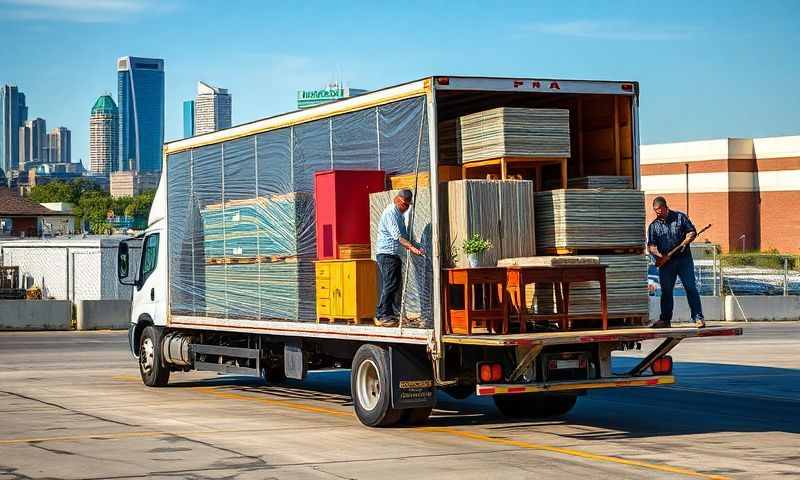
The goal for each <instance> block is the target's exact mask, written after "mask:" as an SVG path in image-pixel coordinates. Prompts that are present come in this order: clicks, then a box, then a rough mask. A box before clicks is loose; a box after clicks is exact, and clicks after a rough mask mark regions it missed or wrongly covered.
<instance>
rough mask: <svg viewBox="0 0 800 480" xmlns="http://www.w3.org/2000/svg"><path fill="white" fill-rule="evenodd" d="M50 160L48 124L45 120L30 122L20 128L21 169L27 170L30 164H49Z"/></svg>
mask: <svg viewBox="0 0 800 480" xmlns="http://www.w3.org/2000/svg"><path fill="white" fill-rule="evenodd" d="M49 159H50V143H49V142H48V139H47V122H45V120H44V119H43V118H34V119H33V120H28V121H27V122H25V125H23V126H21V127H19V168H20V169H27V167H28V165H26V164H28V163H30V162H32V163H47V162H48V160H49Z"/></svg>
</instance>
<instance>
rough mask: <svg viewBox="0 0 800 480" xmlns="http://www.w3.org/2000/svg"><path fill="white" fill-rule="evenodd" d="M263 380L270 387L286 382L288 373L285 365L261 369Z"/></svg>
mask: <svg viewBox="0 0 800 480" xmlns="http://www.w3.org/2000/svg"><path fill="white" fill-rule="evenodd" d="M261 379H262V380H264V383H266V384H268V385H276V384H279V383H284V382H286V371H285V370H284V368H283V364H282V363H281V364H280V365H271V366H263V367H261Z"/></svg>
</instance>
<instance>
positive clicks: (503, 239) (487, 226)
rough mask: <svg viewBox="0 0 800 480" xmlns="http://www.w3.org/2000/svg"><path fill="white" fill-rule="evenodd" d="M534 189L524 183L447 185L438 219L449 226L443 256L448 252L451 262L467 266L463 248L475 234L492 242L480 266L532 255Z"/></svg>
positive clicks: (513, 181) (443, 234)
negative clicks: (445, 220)
mask: <svg viewBox="0 0 800 480" xmlns="http://www.w3.org/2000/svg"><path fill="white" fill-rule="evenodd" d="M534 190H535V187H534V184H533V182H531V181H527V180H507V181H501V180H458V181H454V182H448V183H447V189H446V192H445V195H446V197H447V198H446V199H443V200H442V201H441V202H440V206H441V207H442V217H441V218H443V219H444V218H447V220H448V223H449V227H450V228H449V230H448V231H443V232H442V240H443V243H442V245H443V247H442V248H443V251H444V252H445V254H447V252H450V255H449V257H450V259H451V260H452V261H451V263H452V264H453V265H454V266H456V267H466V266H468V265H469V264H468V260H467V256H466V254H464V253H463V248H462V245H463V243H464V240H465V239H467V238H468V237H471V236H472V235H473V234H475V233H477V234H479V235H480V236H481V237H482V238H483V239H485V240H489V241H490V242H492V248H491V249H489V250H488V251H487V252H486V253H484V255H483V259H482V262H483V265H486V266H494V265H496V264H497V261H498V260H499V259H500V258H506V257H527V256H533V255H535V254H536V243H535V231H534V214H533V212H534ZM443 230H444V229H443ZM453 253H457V254H456V255H453Z"/></svg>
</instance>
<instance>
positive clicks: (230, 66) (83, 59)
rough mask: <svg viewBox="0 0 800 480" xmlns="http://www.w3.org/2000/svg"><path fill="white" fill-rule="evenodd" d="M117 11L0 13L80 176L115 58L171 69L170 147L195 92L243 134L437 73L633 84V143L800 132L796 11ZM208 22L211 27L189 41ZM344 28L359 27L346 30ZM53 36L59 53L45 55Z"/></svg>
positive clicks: (514, 7) (617, 7)
mask: <svg viewBox="0 0 800 480" xmlns="http://www.w3.org/2000/svg"><path fill="white" fill-rule="evenodd" d="M0 2H2V0H0ZM18 3H19V4H29V5H27V6H26V7H25V8H27V10H26V12H25V13H26V15H25V16H14V14H13V12H14V11H15V10H17V9H22V8H23V7H22V6H16V5H17V4H18ZM125 3H126V5H128V4H129V5H133V6H131V7H130V9H122V8H121V7H120V8H119V9H115V8H114V7H113V6H110V7H108V8H107V9H103V10H102V12H99V11H98V12H96V14H91V13H90V12H89V11H87V10H86V9H79V8H77V7H73V6H71V5H72V4H71V3H69V2H66V3H65V4H64V5H63V6H52V5H51V6H49V7H47V8H45V7H37V6H36V4H35V2H27V1H22V2H16V3H14V4H11V3H3V8H4V10H5V11H6V12H7V13H8V15H7V16H5V17H3V16H0V23H1V24H2V28H0V40H4V41H5V43H7V44H10V43H12V40H13V39H14V38H29V39H30V41H31V43H30V45H26V48H25V49H5V50H4V51H0V61H2V64H3V65H4V66H7V67H6V68H4V69H3V71H2V73H0V84H5V83H9V84H16V85H19V87H20V90H21V91H24V92H25V93H26V94H27V95H28V97H29V101H28V103H29V104H31V105H32V104H35V106H34V108H35V109H36V110H37V112H36V113H37V114H38V115H40V116H42V117H43V118H46V119H47V120H48V123H52V124H53V125H64V126H66V127H68V128H70V129H72V130H73V144H74V145H73V154H74V156H75V160H77V159H78V158H81V159H83V160H84V162H85V163H87V164H88V147H89V142H88V137H89V135H88V125H87V124H86V120H85V112H86V111H87V108H89V107H90V106H91V105H92V102H93V101H94V100H95V99H96V98H97V96H98V95H99V94H101V93H103V92H106V91H109V90H111V91H116V76H115V75H116V71H115V68H114V67H115V65H112V62H114V61H115V59H116V58H118V57H120V56H124V55H139V56H142V57H156V58H163V59H164V60H165V61H166V63H167V73H166V81H165V133H164V138H165V140H167V141H169V140H175V139H179V138H181V137H182V136H183V135H182V133H183V132H182V113H183V101H184V100H186V99H191V98H193V96H194V87H195V84H196V82H197V80H198V79H209V80H211V81H212V82H213V83H214V84H220V85H224V86H225V87H226V88H228V89H229V90H230V91H231V92H235V93H236V97H237V98H236V111H235V112H233V118H232V123H233V124H241V123H246V122H249V121H253V120H257V119H259V118H264V117H268V116H271V115H275V114H278V113H282V112H286V111H290V110H294V109H295V108H296V92H297V90H298V89H315V88H320V87H323V86H324V85H326V84H328V83H330V82H331V81H341V80H345V81H346V83H348V84H351V85H355V86H358V87H363V88H366V89H369V90H376V89H379V88H382V87H385V86H389V85H393V84H398V83H402V82H405V81H409V80H413V79H416V78H419V77H422V76H426V75H431V74H465V75H489V76H522V77H544V78H583V79H612V80H621V79H625V80H628V79H629V80H636V81H639V82H640V84H641V92H642V93H641V110H640V112H641V125H642V129H641V132H640V133H641V140H642V143H664V142H671V141H685V140H695V139H704V138H722V137H737V136H738V137H752V136H759V137H763V136H777V135H790V134H797V133H798V130H799V129H800V127H798V126H797V125H798V121H797V120H798V113H797V112H800V96H797V95H793V94H790V92H793V91H794V88H795V84H796V78H797V77H798V76H799V75H800V65H798V62H795V61H791V60H790V59H791V58H793V55H794V54H793V48H792V46H793V45H795V44H797V43H798V41H800V27H798V24H797V22H796V19H797V16H798V7H797V4H796V3H794V2H781V1H771V2H767V3H766V4H765V5H766V6H764V7H762V6H759V5H755V4H751V3H749V2H744V1H732V2H728V3H726V8H724V9H723V8H718V7H717V6H715V5H714V4H713V3H708V4H700V5H698V4H696V2H688V1H683V2H680V1H679V2H673V3H671V4H670V5H658V4H646V5H642V4H641V3H638V2H632V1H621V2H572V3H570V4H569V5H562V6H555V5H537V6H533V5H527V4H509V5H505V6H504V7H503V8H497V9H492V10H491V11H487V10H486V9H484V8H482V7H481V6H480V5H478V4H464V5H461V6H460V8H459V13H458V15H455V16H450V17H447V18H448V21H446V22H441V21H439V20H437V18H438V15H439V14H440V13H442V12H444V10H443V7H441V6H432V7H431V8H432V11H431V12H428V13H423V10H424V9H413V8H412V9H407V8H402V7H401V6H400V5H395V6H387V7H386V8H384V9H381V11H379V12H371V13H369V14H367V13H366V11H365V9H364V8H363V7H359V6H358V5H357V4H353V3H349V2H345V3H344V4H342V5H341V7H340V8H337V9H336V11H335V12H327V13H326V15H322V16H315V15H310V16H309V12H310V11H311V10H308V9H311V8H312V7H308V6H303V5H288V6H285V7H283V8H280V9H270V11H269V13H268V14H267V13H266V12H264V13H261V11H260V10H258V9H253V8H252V5H253V4H252V3H248V2H242V3H236V4H231V5H229V6H227V7H226V8H225V9H219V8H215V7H214V6H213V5H211V4H203V3H200V4H191V5H190V4H188V3H186V2H183V1H170V0H165V1H164V2H159V4H158V5H157V6H156V5H153V4H152V3H148V4H147V5H148V6H147V7H146V8H134V6H137V5H140V4H142V2H139V1H138V0H131V1H130V2H125ZM368 16H371V17H368ZM208 18H214V19H215V21H214V22H211V23H210V24H208V25H206V26H205V27H204V28H203V29H197V28H195V26H194V25H196V22H198V21H201V20H202V19H208ZM297 18H303V19H304V20H303V22H302V23H303V24H302V25H301V26H298V25H296V23H297V22H296V19H297ZM367 18H370V21H367ZM478 19H479V20H478ZM745 19H746V21H745ZM354 22H357V24H358V25H359V28H355V29H354V28H351V27H352V25H354ZM410 25H413V26H414V28H413V29H411V30H409V26H410ZM42 32H46V34H47V35H43V34H42ZM467 32H469V33H471V34H470V35H467V36H465V35H464V34H465V33H467ZM475 32H479V33H480V34H479V35H475V34H474V33H475ZM53 36H57V37H58V38H59V43H60V46H61V48H59V49H51V48H46V47H47V40H46V39H47V38H48V37H53ZM89 38H103V39H105V40H104V41H103V42H94V41H88V40H87V39H89ZM398 39H401V40H402V41H398ZM455 39H458V42H457V41H455ZM221 40H222V41H221ZM32 51H37V54H36V55H32V54H31V52H32ZM43 72H44V73H46V74H43ZM56 79H57V80H56ZM30 98H35V99H36V101H35V102H34V101H31V100H30Z"/></svg>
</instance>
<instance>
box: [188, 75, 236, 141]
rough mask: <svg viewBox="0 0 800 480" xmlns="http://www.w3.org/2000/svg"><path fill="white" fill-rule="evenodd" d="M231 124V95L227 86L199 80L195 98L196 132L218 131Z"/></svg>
mask: <svg viewBox="0 0 800 480" xmlns="http://www.w3.org/2000/svg"><path fill="white" fill-rule="evenodd" d="M230 126H231V96H230V94H229V93H228V90H227V89H225V88H219V87H213V86H211V85H209V84H207V83H204V82H197V97H195V99H194V133H195V135H201V134H203V133H211V132H216V131H217V130H222V129H223V128H230Z"/></svg>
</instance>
